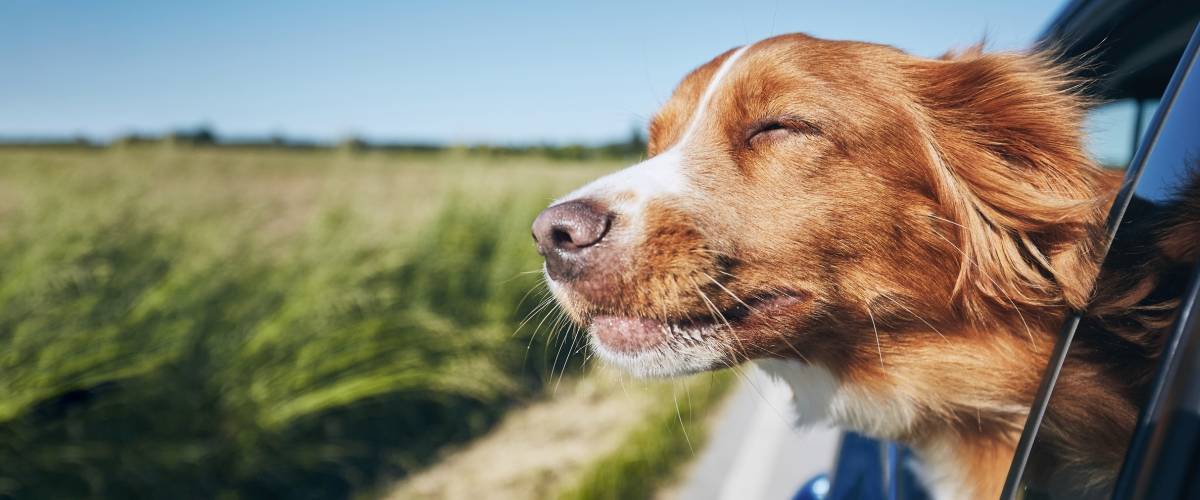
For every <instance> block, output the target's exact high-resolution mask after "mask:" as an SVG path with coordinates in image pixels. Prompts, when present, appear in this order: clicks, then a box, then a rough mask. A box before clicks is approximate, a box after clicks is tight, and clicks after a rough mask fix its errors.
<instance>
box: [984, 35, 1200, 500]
mask: <svg viewBox="0 0 1200 500" xmlns="http://www.w3.org/2000/svg"><path fill="white" fill-rule="evenodd" d="M1197 33H1200V32H1197ZM1198 40H1200V35H1194V36H1193V39H1192V42H1191V43H1190V44H1189V48H1188V50H1187V51H1185V52H1184V54H1185V55H1184V58H1183V60H1181V61H1180V64H1179V66H1178V68H1179V70H1178V71H1177V73H1176V76H1175V77H1174V79H1173V81H1172V83H1171V85H1170V86H1168V88H1167V91H1166V93H1165V94H1164V95H1163V99H1162V101H1161V102H1162V105H1161V108H1162V109H1157V112H1156V113H1155V115H1154V119H1153V120H1151V121H1150V125H1149V128H1148V130H1147V133H1146V134H1144V135H1141V137H1143V139H1142V140H1143V141H1145V143H1144V144H1142V145H1141V146H1140V147H1139V148H1138V149H1137V154H1136V155H1135V156H1134V157H1133V160H1132V162H1130V163H1129V165H1130V169H1129V172H1128V173H1127V175H1126V180H1125V182H1126V185H1125V187H1124V188H1123V189H1122V191H1121V194H1119V195H1118V197H1117V201H1116V202H1115V203H1114V207H1113V211H1112V213H1111V214H1110V219H1109V220H1110V230H1111V231H1115V235H1114V238H1113V240H1112V244H1111V247H1110V251H1109V253H1108V256H1107V257H1106V259H1105V262H1104V265H1103V267H1102V269H1101V273H1100V278H1099V280H1098V282H1097V283H1098V284H1097V289H1098V291H1099V292H1100V293H1104V292H1105V291H1106V290H1104V289H1103V287H1106V286H1107V287H1115V286H1118V285H1117V284H1118V283H1119V282H1120V280H1117V279H1110V278H1113V277H1114V276H1118V275H1120V273H1122V272H1123V271H1125V270H1127V269H1129V267H1130V266H1132V265H1144V264H1145V262H1146V260H1147V259H1149V258H1153V256H1151V257H1147V256H1148V255H1151V254H1150V253H1147V252H1153V251H1158V250H1157V249H1158V248H1159V247H1160V246H1161V242H1160V241H1158V238H1159V237H1158V236H1157V235H1158V234H1159V233H1157V232H1156V231H1157V230H1156V228H1159V227H1163V224H1164V221H1166V220H1168V219H1169V218H1171V217H1173V216H1174V215H1177V214H1176V208H1177V207H1179V206H1180V205H1181V203H1180V196H1181V193H1183V192H1184V191H1185V190H1190V191H1191V192H1195V190H1196V189H1200V188H1198V187H1197V186H1195V185H1194V184H1197V183H1200V132H1198V131H1200V113H1196V110H1197V109H1200V71H1197V68H1196V66H1197V64H1196V63H1195V59H1196V45H1197V43H1198ZM1133 105H1134V106H1135V107H1133V108H1130V107H1129V106H1130V104H1129V103H1124V104H1122V103H1119V102H1118V103H1113V104H1112V106H1113V107H1111V108H1108V109H1107V110H1100V118H1099V119H1102V120H1107V121H1108V123H1107V124H1108V125H1109V126H1116V127H1120V126H1124V127H1126V128H1125V129H1124V130H1125V132H1126V133H1128V134H1129V136H1128V137H1132V136H1133V134H1134V131H1135V130H1138V129H1139V128H1141V125H1140V124H1139V119H1138V118H1137V116H1138V109H1137V107H1136V106H1143V105H1153V104H1148V103H1133ZM1122 106H1124V108H1122ZM1154 106H1155V107H1156V108H1157V107H1158V106H1157V105H1154ZM1142 111H1143V112H1144V111H1145V110H1144V109H1143V110H1142ZM1105 114H1107V116H1105ZM1114 137H1115V135H1114ZM1112 140H1116V139H1110V141H1112ZM1099 142H1100V144H1099V145H1098V146H1096V145H1094V147H1108V146H1112V145H1111V144H1109V145H1105V144H1103V142H1104V141H1099ZM1131 142H1132V141H1131ZM1109 152H1110V153H1111V154H1113V155H1114V156H1113V157H1112V158H1119V157H1120V155H1121V154H1122V151H1121V150H1120V149H1119V148H1117V147H1111V151H1109ZM1101 158H1103V157H1101ZM1118 221H1119V223H1118ZM1162 269H1163V271H1162V273H1163V274H1161V275H1160V276H1159V279H1160V282H1161V283H1175V282H1180V283H1179V284H1177V285H1178V286H1176V285H1171V286H1173V287H1175V289H1179V290H1187V289H1189V288H1188V287H1187V286H1184V285H1185V284H1186V282H1187V280H1189V279H1191V277H1192V276H1193V275H1194V271H1195V269H1194V263H1187V262H1183V263H1181V264H1175V263H1172V264H1171V266H1164V267H1163V268H1162ZM1167 273H1169V275H1167ZM1110 291H1111V290H1110ZM1158 299H1160V298H1155V300H1158ZM1147 300H1150V299H1147ZM1142 306H1143V304H1142V303H1138V304H1134V305H1131V306H1130V307H1142ZM1159 311H1160V313H1161V317H1159V318H1158V320H1159V321H1161V323H1162V324H1164V325H1170V324H1172V323H1174V321H1173V319H1172V316H1173V315H1176V314H1177V308H1172V309H1166V308H1162V309H1160V310H1159ZM1096 317H1097V316H1096V314H1084V315H1082V316H1080V315H1075V316H1073V317H1072V318H1070V319H1069V320H1068V321H1067V324H1066V325H1065V326H1064V328H1063V333H1062V337H1061V338H1060V340H1059V345H1058V347H1056V355H1055V356H1054V357H1053V361H1052V364H1051V366H1050V367H1049V368H1048V369H1047V376H1046V379H1045V381H1044V385H1043V391H1042V393H1041V394H1040V395H1039V398H1040V399H1039V400H1038V401H1035V404H1034V410H1033V411H1032V412H1031V417H1030V420H1029V423H1028V424H1027V426H1026V429H1025V434H1024V435H1023V436H1022V440H1021V445H1020V446H1019V447H1018V455H1017V457H1016V458H1015V459H1014V465H1013V471H1012V473H1010V478H1009V479H1010V484H1009V486H1008V487H1006V489H1005V496H1004V498H1029V499H1035V498H1036V499H1042V498H1072V499H1074V498H1108V497H1109V496H1110V495H1111V491H1110V488H1111V485H1110V486H1109V487H1108V488H1105V487H1091V486H1089V485H1086V484H1085V483H1086V482H1087V479H1086V478H1082V477H1072V476H1070V475H1064V474H1062V472H1061V471H1062V470H1064V468H1063V466H1064V464H1063V463H1061V461H1062V457H1063V456H1066V454H1065V453H1063V452H1062V450H1060V449H1056V447H1059V446H1061V443H1056V442H1055V441H1054V439H1053V434H1054V433H1048V432H1041V433H1039V432H1038V430H1039V429H1040V428H1045V427H1047V426H1051V425H1054V422H1053V418H1052V415H1053V414H1054V413H1055V409H1056V404H1058V403H1059V402H1060V401H1065V400H1066V398H1060V396H1062V395H1063V394H1065V392H1062V391H1057V392H1056V391H1054V390H1053V389H1054V388H1055V383H1056V381H1061V380H1068V379H1072V378H1074V377H1077V376H1079V377H1082V375H1080V374H1079V373H1078V372H1076V373H1072V372H1071V370H1072V367H1079V366H1089V365H1084V364H1072V363H1070V362H1067V363H1063V360H1064V359H1069V358H1070V357H1071V356H1082V355H1085V354H1086V353H1087V352H1088V349H1089V348H1090V347H1092V346H1094V345H1095V342H1097V336H1098V335H1101V334H1100V333H1098V332H1100V331H1101V329H1102V328H1106V327H1105V326H1104V325H1103V324H1102V321H1103V320H1098V319H1096ZM1153 331H1154V334H1157V335H1166V336H1169V335H1171V332H1173V331H1176V329H1173V328H1166V327H1163V328H1159V329H1156V330H1153ZM1165 346H1166V347H1164V348H1163V352H1164V355H1163V357H1164V358H1166V357H1169V356H1170V353H1171V352H1173V351H1172V341H1171V340H1168V341H1167V342H1165ZM1090 366H1092V367H1094V366H1095V365H1090ZM1078 369H1082V368H1078ZM1104 369H1108V368H1107V367H1106V368H1104ZM1059 370H1061V371H1059ZM1096 379H1097V380H1113V378H1112V377H1096ZM1161 379H1162V376H1161V374H1160V375H1156V376H1155V378H1154V381H1153V382H1152V383H1150V384H1148V385H1147V387H1149V389H1148V390H1147V391H1146V392H1147V394H1148V395H1147V396H1146V397H1145V400H1146V401H1155V398H1154V397H1153V394H1154V392H1155V391H1156V390H1157V389H1156V388H1157V387H1161V386H1162V382H1161ZM1039 406H1041V407H1040V408H1039ZM1142 411H1143V415H1142V417H1141V420H1142V421H1144V420H1145V419H1146V418H1147V416H1146V414H1147V413H1149V412H1148V411H1147V410H1146V408H1145V407H1143V408H1142ZM1044 416H1045V418H1043V417H1044ZM1143 423H1144V422H1143ZM1060 430H1061V429H1060ZM1097 438H1100V436H1098V437H1097ZM1114 441H1120V442H1123V443H1126V446H1127V445H1128V442H1129V441H1128V439H1127V438H1123V439H1119V440H1114ZM1115 451H1116V452H1117V453H1124V452H1123V451H1122V450H1115ZM1056 461H1057V462H1056ZM1052 470H1053V471H1055V473H1054V474H1050V473H1049V471H1052ZM1112 472H1113V474H1114V475H1115V472H1116V471H1112ZM1102 482H1103V481H1102ZM1064 483H1067V484H1064ZM1051 490H1053V491H1059V492H1069V493H1066V494H1067V495H1068V496H1060V497H1052V496H1050V495H1049V494H1048V493H1047V492H1048V491H1051Z"/></svg>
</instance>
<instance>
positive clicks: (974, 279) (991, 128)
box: [913, 49, 1119, 318]
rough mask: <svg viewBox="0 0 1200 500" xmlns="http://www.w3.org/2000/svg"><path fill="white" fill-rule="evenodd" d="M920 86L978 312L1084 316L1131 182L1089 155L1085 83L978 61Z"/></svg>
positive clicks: (1022, 58) (920, 78)
mask: <svg viewBox="0 0 1200 500" xmlns="http://www.w3.org/2000/svg"><path fill="white" fill-rule="evenodd" d="M914 74H915V76H916V81H917V82H918V86H917V87H916V88H914V89H913V91H914V92H915V93H916V95H917V96H918V100H919V101H920V106H919V107H920V110H921V112H922V113H923V114H924V120H925V121H924V126H925V127H926V130H924V131H923V133H924V135H925V139H926V144H927V147H928V151H927V153H928V156H929V159H930V163H931V164H932V165H931V166H932V169H933V177H932V179H933V187H934V191H935V196H936V198H937V200H938V202H939V204H940V205H941V207H943V209H944V210H945V211H946V214H945V215H947V216H948V217H949V218H950V219H952V220H953V223H955V224H957V226H958V227H957V228H956V229H957V230H958V232H959V242H958V246H959V250H960V251H961V252H962V254H963V261H962V263H961V268H960V270H959V274H958V279H957V282H956V285H955V293H956V294H957V295H958V296H959V297H960V298H961V299H962V305H963V307H964V308H965V310H966V312H968V313H971V314H972V316H973V317H975V318H986V317H988V316H987V315H986V314H987V313H988V312H989V311H995V310H997V308H1009V309H1011V308H1012V307H1013V306H1015V305H1018V304H1020V305H1024V306H1050V305H1061V304H1067V305H1070V306H1073V307H1077V308H1081V307H1083V306H1084V305H1085V303H1086V301H1087V300H1088V297H1089V295H1090V293H1091V287H1092V281H1093V279H1094V276H1095V273H1096V269H1097V262H1096V261H1097V253H1098V252H1097V251H1096V246H1097V244H1098V243H1099V236H1100V231H1101V230H1102V226H1103V220H1104V214H1105V213H1106V211H1107V208H1108V205H1109V202H1110V200H1111V196H1112V191H1113V189H1114V188H1115V187H1116V185H1115V183H1113V182H1112V179H1114V178H1118V177H1119V176H1116V175H1114V174H1111V173H1106V172H1104V171H1103V170H1101V169H1100V168H1098V167H1097V166H1096V165H1095V164H1094V163H1093V162H1092V160H1091V159H1090V158H1089V157H1088V156H1087V154H1086V153H1085V152H1084V148H1083V131H1082V128H1081V127H1082V119H1083V115H1084V113H1085V105H1086V103H1085V100H1084V99H1083V98H1082V97H1081V96H1079V95H1078V88H1079V83H1080V82H1079V81H1077V80H1074V79H1072V78H1070V77H1069V72H1068V71H1066V70H1065V69H1064V68H1063V67H1061V66H1059V65H1056V64H1054V63H1052V62H1051V61H1050V59H1049V58H1048V57H1045V56H1043V55H1039V54H1032V55H1031V54H983V53H982V52H981V51H979V50H977V49H973V50H969V51H968V52H966V53H965V54H962V55H958V56H954V55H949V56H943V59H939V60H922V61H920V62H918V63H917V64H916V68H915V70H914Z"/></svg>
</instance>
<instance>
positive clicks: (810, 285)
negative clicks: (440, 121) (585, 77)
mask: <svg viewBox="0 0 1200 500" xmlns="http://www.w3.org/2000/svg"><path fill="white" fill-rule="evenodd" d="M732 53H733V51H730V52H726V53H724V54H722V55H721V56H719V57H717V58H716V59H714V60H713V61H711V62H709V63H707V64H705V65H703V66H701V67H699V68H698V69H696V70H695V71H693V72H692V73H691V74H689V75H688V76H687V77H685V78H684V80H683V82H682V83H681V84H680V85H679V87H678V89H677V90H676V91H675V94H674V95H673V96H672V98H671V99H670V100H669V101H668V102H667V103H666V104H665V105H664V106H663V108H662V110H661V111H660V112H659V113H658V114H657V115H656V116H655V117H654V119H653V120H652V122H651V124H650V141H649V151H648V152H649V154H650V156H651V157H654V156H655V155H659V154H664V152H665V151H667V150H669V149H671V148H673V147H682V148H683V149H684V150H683V152H682V155H683V156H682V157H683V158H684V160H683V161H682V165H683V167H681V168H682V169H683V172H684V174H685V176H686V179H687V181H688V183H689V190H688V191H687V192H685V193H683V194H673V195H671V196H665V197H662V198H661V199H654V200H652V201H651V202H649V203H647V204H646V206H645V208H644V210H642V211H641V212H640V215H639V216H638V217H636V218H633V217H625V218H623V214H621V213H617V214H616V215H615V218H614V221H613V229H612V235H611V236H610V237H609V240H611V241H609V240H606V241H605V244H606V245H610V246H609V247H608V248H606V250H605V251H607V252H610V254H609V255H608V256H607V257H606V259H605V260H603V262H605V263H606V264H602V265H596V266H594V269H592V270H590V271H589V273H587V274H586V275H584V276H582V277H580V278H579V279H578V280H577V281H574V282H572V283H563V284H559V285H558V286H557V287H556V288H555V291H556V294H557V296H558V298H559V300H560V302H561V303H562V304H563V305H564V307H565V308H566V310H567V311H568V312H569V313H570V314H571V315H572V317H574V318H575V319H576V320H578V321H580V322H583V323H587V322H589V319H590V318H592V317H596V316H598V315H620V316H630V317H639V318H652V319H654V320H655V321H661V322H663V324H675V323H678V322H689V321H699V320H698V318H711V319H710V321H713V322H715V324H718V325H721V326H723V327H727V328H722V329H721V333H720V336H719V337H718V338H714V339H707V340H706V342H709V343H711V344H712V345H714V346H719V347H720V348H721V349H723V351H722V352H724V354H723V358H724V359H723V363H727V364H731V363H737V362H741V361H744V360H749V359H758V358H784V359H794V360H797V361H800V362H802V363H804V364H806V365H812V366H820V367H823V368H824V369H827V370H828V371H829V372H830V373H832V374H833V376H834V377H835V378H836V379H837V380H838V381H839V383H841V384H842V386H843V387H848V388H851V389H848V391H850V392H852V393H853V394H854V396H853V397H854V398H858V399H856V401H859V400H871V401H872V403H871V404H879V405H894V407H895V408H897V410H896V411H895V412H894V413H895V415H902V416H903V417H902V418H901V417H896V418H891V417H888V418H890V420H887V419H886V418H885V417H878V416H875V415H873V414H870V413H869V412H868V413H864V412H859V413H853V412H847V413H846V414H845V415H843V416H842V421H840V422H838V423H840V424H842V425H846V426H848V427H853V428H859V429H864V430H868V431H869V432H871V433H873V434H875V435H879V436H881V437H886V438H893V439H899V440H901V441H904V442H906V443H908V444H910V445H912V446H913V447H914V448H915V449H916V450H917V451H918V453H919V454H921V455H922V456H924V457H925V458H926V459H927V460H928V461H933V462H937V464H936V465H937V466H938V467H940V469H939V470H940V471H942V472H940V473H939V474H940V475H941V476H945V477H944V478H943V479H944V481H946V482H948V483H953V485H952V487H949V489H947V490H945V491H951V492H954V493H949V494H952V495H966V496H970V497H972V498H985V497H988V496H994V495H995V494H997V493H998V491H999V488H1000V487H1001V485H1002V483H1003V480H1004V475H1005V473H1006V472H1007V470H1008V463H1009V461H1010V459H1011V453H1012V449H1013V446H1014V444H1015V442H1016V439H1017V437H1018V436H1019V433H1020V429H1021V426H1022V424H1023V423H1024V418H1025V413H1026V412H1027V411H1028V410H1027V409H1028V406H1029V404H1030V401H1031V400H1032V398H1033V396H1034V392H1035V390H1036V388H1037V386H1038V383H1039V381H1040V378H1041V374H1042V369H1043V367H1044V366H1045V364H1046V360H1047V359H1048V356H1049V354H1050V350H1051V348H1052V345H1053V343H1054V335H1055V334H1056V333H1057V331H1058V328H1059V326H1060V324H1061V323H1062V320H1063V318H1064V317H1065V315H1066V313H1067V312H1068V310H1069V309H1072V308H1075V309H1081V308H1083V307H1084V306H1085V305H1087V303H1088V301H1089V297H1090V293H1091V290H1092V284H1093V280H1094V279H1095V276H1096V273H1097V268H1098V262H1099V258H1100V250H1101V246H1102V245H1103V241H1102V230H1103V225H1104V218H1105V214H1106V212H1107V208H1108V206H1109V204H1110V203H1111V201H1112V198H1113V196H1114V194H1115V191H1116V188H1117V187H1118V185H1119V182H1120V174H1118V173H1114V172H1111V171H1106V170H1104V169H1101V168H1099V167H1098V166H1096V165H1095V164H1094V163H1093V161H1092V160H1091V159H1090V158H1089V157H1088V156H1087V155H1086V153H1085V152H1084V149H1083V144H1082V139H1083V137H1082V134H1083V132H1082V127H1081V121H1082V118H1083V116H1084V113H1085V110H1086V104H1087V103H1086V102H1085V100H1084V99H1083V98H1082V97H1080V96H1079V95H1078V94H1077V89H1078V87H1079V85H1078V83H1079V82H1077V81H1075V80H1073V79H1072V78H1071V77H1070V76H1069V72H1068V71H1067V70H1066V69H1064V68H1063V67H1062V66H1060V65H1058V64H1056V63H1054V62H1052V61H1051V60H1050V58H1048V57H1046V56H1043V55H1039V54H1016V53H1011V54H985V53H982V52H981V51H979V50H970V51H967V52H965V53H962V54H957V55H949V56H946V57H944V58H942V59H923V58H919V57H914V56H911V55H908V54H905V53H903V52H901V51H898V50H896V49H893V48H890V47H885V46H880V45H872V44H865V43H857V42H844V41H827V40H819V39H815V38H811V37H808V36H804V35H786V36H781V37H776V38H772V39H769V40H765V41H762V42H759V43H756V44H754V46H753V47H751V48H750V49H747V50H746V51H745V53H744V55H742V56H741V59H739V60H737V61H736V64H734V65H732V66H731V67H730V68H729V69H728V74H727V75H725V76H724V80H722V81H720V82H715V83H714V81H715V80H714V74H715V73H716V72H717V71H718V68H721V67H722V66H723V63H724V62H725V60H726V59H727V58H729V57H731V54H732ZM718 84H719V88H718V89H717V90H719V91H716V92H714V93H713V94H712V98H711V101H710V102H708V105H707V108H706V109H704V116H701V117H700V119H697V118H696V113H697V107H698V102H699V101H700V100H701V96H702V95H704V93H705V89H707V88H709V87H710V86H717V85H718ZM714 88H715V87H714ZM692 122H696V123H697V125H696V127H697V128H696V130H695V132H694V134H695V137H692V138H690V139H689V141H688V143H687V144H686V145H680V144H679V141H680V140H681V137H682V136H683V135H684V132H685V129H686V128H687V127H688V126H689V124H690V123H692ZM762 123H768V124H769V125H770V126H769V127H767V128H766V129H762V126H761V124H762ZM776 125H778V128H772V127H775V126H776ZM763 130H766V132H763ZM614 196H626V198H625V199H624V200H614V199H613V198H612V197H610V198H609V199H608V200H602V201H606V202H609V203H614V204H615V203H617V202H618V201H626V200H628V199H632V197H633V196H634V195H632V194H626V195H622V194H621V193H617V194H615V195H614ZM1177 247H1178V248H1177ZM1163 248H1164V249H1166V250H1167V253H1168V254H1171V255H1178V254H1181V253H1185V252H1189V251H1192V248H1193V247H1191V246H1189V245H1188V244H1186V243H1178V242H1176V243H1172V241H1171V240H1169V239H1168V240H1164V242H1163ZM1125 279H1128V278H1125ZM1147 287H1148V288H1153V287H1154V285H1153V284H1149V285H1145V286H1143V287H1142V288H1147ZM1108 289H1109V290H1120V293H1119V294H1118V295H1119V297H1117V298H1102V299H1101V300H1100V304H1101V305H1100V306H1099V310H1104V311H1111V314H1114V315H1122V314H1124V313H1123V311H1124V309H1123V308H1125V307H1126V306H1128V305H1129V304H1136V303H1138V302H1139V301H1140V300H1141V299H1143V298H1144V296H1142V297H1139V296H1138V292H1137V291H1136V290H1138V289H1139V288H1138V286H1132V287H1129V286H1124V287H1110V288H1108ZM1145 293H1149V292H1148V291H1146V292H1145ZM780 297H783V298H786V299H787V300H776V299H779V298H780ZM772 300H776V301H775V302H771V301H772ZM756 307H763V308H768V307H771V308H772V309H769V314H765V313H764V314H759V313H757V311H756ZM1105 307H1107V309H1105ZM1104 314H1105V313H1100V317H1101V319H1100V320H1097V321H1103V316H1104ZM1089 324H1090V323H1089ZM1159 324H1160V323H1154V325H1159ZM1150 326H1153V325H1147V327H1146V328H1143V329H1141V330H1140V331H1138V332H1131V333H1129V334H1128V335H1126V338H1127V339H1129V341H1130V342H1134V343H1137V344H1138V345H1141V346H1145V353H1146V358H1145V359H1143V360H1142V361H1143V364H1144V362H1146V360H1152V357H1153V355H1155V354H1156V353H1157V350H1156V347H1155V346H1154V342H1153V337H1154V334H1153V332H1150ZM1096 328H1100V326H1097V327H1096ZM1148 332H1150V333H1148ZM1139 335H1141V336H1142V337H1140V338H1139V337H1138V336H1139ZM1070 363H1071V365H1072V367H1074V368H1073V369H1072V370H1070V371H1069V375H1068V376H1066V378H1064V380H1063V381H1062V382H1061V384H1060V386H1062V387H1064V388H1065V389H1063V393H1064V394H1070V395H1072V396H1078V398H1077V400H1075V399H1073V400H1072V401H1071V402H1069V403H1068V404H1064V405H1061V406H1057V407H1056V408H1055V409H1054V411H1053V412H1052V414H1051V415H1049V416H1048V423H1047V431H1048V432H1050V433H1052V434H1054V435H1055V439H1057V440H1058V446H1057V448H1056V449H1057V450H1058V451H1059V452H1061V453H1060V455H1061V456H1059V457H1057V458H1055V460H1057V461H1058V462H1062V463H1066V462H1070V463H1085V462H1086V463H1085V466H1086V467H1089V468H1091V469H1097V470H1099V469H1103V470H1104V471H1111V470H1115V466H1116V465H1119V459H1120V457H1119V456H1118V454H1115V453H1114V452H1112V451H1110V450H1117V449H1120V448H1121V447H1122V446H1123V443H1124V441H1123V440H1124V439H1126V437H1127V436H1128V432H1129V430H1130V428H1131V427H1132V425H1133V419H1134V418H1135V417H1136V405H1137V399H1136V398H1137V397H1138V394H1139V392H1138V391H1139V389H1140V388H1141V387H1142V385H1144V380H1145V377H1143V378H1141V379H1139V380H1138V382H1137V383H1136V384H1134V385H1135V386H1134V387H1129V388H1128V389H1129V390H1126V391H1118V390H1114V389H1112V388H1113V387H1115V386H1114V385H1111V384H1109V383H1108V382H1109V381H1108V379H1109V378H1111V377H1112V376H1113V374H1111V373H1107V372H1105V369H1104V368H1102V367H1099V366H1096V365H1094V364H1092V362H1091V361H1089V360H1088V359H1087V358H1086V357H1072V360H1071V362H1070ZM1137 369H1139V370H1143V371H1145V369H1144V367H1142V366H1141V365H1139V366H1138V368H1137ZM885 420H886V421H885ZM1098 435H1100V436H1104V437H1106V438H1108V439H1107V440H1105V439H1097V438H1096V437H1095V436H1098ZM1081 457H1086V458H1081ZM1098 477H1101V480H1106V479H1108V478H1110V477H1111V473H1110V472H1102V473H1099V474H1098ZM968 478H972V479H968Z"/></svg>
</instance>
